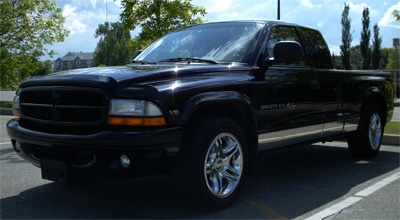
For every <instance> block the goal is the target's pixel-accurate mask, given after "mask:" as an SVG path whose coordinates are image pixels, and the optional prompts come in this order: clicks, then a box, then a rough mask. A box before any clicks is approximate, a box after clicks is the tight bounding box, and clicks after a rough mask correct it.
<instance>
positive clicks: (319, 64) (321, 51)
mask: <svg viewBox="0 0 400 220" xmlns="http://www.w3.org/2000/svg"><path fill="white" fill-rule="evenodd" d="M298 30H299V32H300V35H301V36H302V37H303V38H304V41H305V42H306V43H305V46H304V48H305V51H306V54H307V56H308V57H310V58H311V60H312V62H313V63H314V67H315V68H317V69H330V68H332V60H331V55H330V53H329V48H328V46H327V45H326V42H325V40H324V38H323V37H322V35H321V34H320V33H319V32H318V31H316V30H312V29H307V28H299V29H298Z"/></svg>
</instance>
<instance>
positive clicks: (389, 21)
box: [42, 0, 400, 60]
mask: <svg viewBox="0 0 400 220" xmlns="http://www.w3.org/2000/svg"><path fill="white" fill-rule="evenodd" d="M56 2H57V4H58V5H59V7H61V8H62V9H63V15H64V16H65V17H66V23H65V26H66V27H67V28H68V29H69V30H70V35H69V37H68V38H67V39H66V41H64V42H63V43H57V44H53V45H48V46H47V48H49V49H54V50H56V51H57V52H58V55H56V56H54V57H53V58H52V59H53V60H55V59H57V58H58V57H60V56H64V55H65V54H66V53H68V52H69V51H73V52H79V51H83V52H94V50H95V48H96V44H97V42H98V41H99V39H98V38H97V39H96V38H94V32H95V30H96V28H97V26H98V24H100V23H104V22H105V21H106V8H107V12H108V13H107V14H108V20H109V21H110V22H116V21H118V19H119V14H120V12H121V5H120V2H119V1H113V0H56ZM280 2H281V20H283V21H287V22H291V23H297V24H299V25H304V26H308V27H312V28H315V29H318V30H320V31H321V32H322V34H323V35H324V37H325V40H326V41H327V43H328V45H329V48H330V50H331V52H332V51H334V52H335V54H339V53H340V49H339V45H340V44H341V24H340V19H341V14H342V11H343V8H344V3H345V2H346V3H348V4H349V5H350V18H351V30H352V32H353V43H352V44H353V46H354V45H357V44H359V42H360V38H361V37H360V32H361V28H362V26H361V17H362V11H363V9H364V7H368V8H369V10H370V20H371V24H370V29H371V35H372V36H373V31H372V29H373V25H375V24H376V23H378V25H379V28H380V36H381V37H382V38H383V42H382V47H392V44H393V38H400V21H395V20H394V18H393V16H392V14H391V13H392V11H393V10H394V9H398V10H400V1H397V0H351V1H343V0H280ZM193 4H194V5H199V6H203V7H205V8H206V10H207V12H208V14H207V15H206V16H205V19H207V20H209V21H219V20H235V19H253V18H258V19H276V18H277V9H276V8H277V0H263V1H261V0H246V1H244V0H193ZM106 6H107V7H106ZM138 31H140V30H134V31H132V32H131V34H132V36H134V35H136V34H137V33H138ZM371 42H372V41H371ZM42 59H49V57H47V56H45V57H42Z"/></svg>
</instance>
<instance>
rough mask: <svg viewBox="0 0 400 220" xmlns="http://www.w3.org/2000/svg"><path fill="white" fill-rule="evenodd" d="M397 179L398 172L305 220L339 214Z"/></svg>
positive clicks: (314, 219)
mask: <svg viewBox="0 0 400 220" xmlns="http://www.w3.org/2000/svg"><path fill="white" fill-rule="evenodd" d="M399 178H400V172H397V173H395V174H393V175H391V176H389V177H387V178H385V179H383V180H381V181H378V182H377V183H375V184H373V185H371V186H369V187H367V188H365V189H363V190H361V191H359V192H357V193H356V194H354V195H353V196H350V197H348V198H346V199H345V200H343V201H340V202H338V203H336V204H334V205H332V206H330V207H328V208H326V209H324V210H322V211H320V212H318V213H316V214H314V215H313V216H311V217H308V218H306V220H321V219H324V218H326V217H329V216H331V215H334V214H336V213H339V212H340V211H342V210H343V209H345V208H347V207H350V206H351V205H353V204H355V203H357V202H359V201H360V200H362V199H363V198H365V197H367V196H369V195H371V194H372V193H374V192H376V191H378V190H380V189H382V188H383V187H385V186H387V185H389V184H390V183H392V182H394V181H395V180H398V179H399Z"/></svg>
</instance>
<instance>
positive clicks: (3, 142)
mask: <svg viewBox="0 0 400 220" xmlns="http://www.w3.org/2000/svg"><path fill="white" fill-rule="evenodd" d="M0 144H11V142H2V143H0Z"/></svg>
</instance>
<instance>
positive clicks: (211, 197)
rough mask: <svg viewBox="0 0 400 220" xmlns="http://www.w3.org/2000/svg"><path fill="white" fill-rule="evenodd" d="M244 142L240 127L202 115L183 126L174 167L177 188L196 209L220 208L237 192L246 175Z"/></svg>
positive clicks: (245, 146)
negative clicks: (176, 167)
mask: <svg viewBox="0 0 400 220" xmlns="http://www.w3.org/2000/svg"><path fill="white" fill-rule="evenodd" d="M247 154H248V153H247V144H246V141H245V138H244V135H243V132H242V131H241V129H240V127H239V126H238V125H237V124H236V123H235V122H234V121H232V120H230V119H228V118H223V117H202V118H199V119H198V120H196V121H194V122H193V123H191V124H190V125H189V126H188V127H187V128H185V134H184V137H183V143H182V147H181V149H180V152H179V161H178V163H179V165H178V169H177V174H178V175H177V177H178V179H177V180H178V183H177V186H178V192H179V194H180V195H181V198H182V199H183V202H184V203H185V204H187V205H190V206H191V207H193V208H195V209H202V210H220V209H223V208H226V207H228V206H229V205H231V204H232V203H233V202H234V201H235V200H236V199H237V197H238V196H239V195H240V191H241V188H242V186H243V182H244V179H245V178H246V175H247V169H248V156H247Z"/></svg>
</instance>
